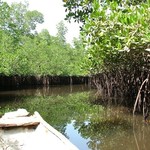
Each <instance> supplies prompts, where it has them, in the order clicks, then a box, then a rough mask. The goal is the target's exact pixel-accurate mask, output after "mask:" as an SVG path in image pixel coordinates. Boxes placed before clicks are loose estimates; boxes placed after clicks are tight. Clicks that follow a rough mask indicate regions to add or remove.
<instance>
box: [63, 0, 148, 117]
mask: <svg viewBox="0 0 150 150" xmlns="http://www.w3.org/2000/svg"><path fill="white" fill-rule="evenodd" d="M71 4H72V5H73V6H71ZM64 6H65V7H66V12H67V15H66V19H68V20H70V19H71V18H74V19H75V20H76V21H80V22H82V23H83V26H82V36H83V39H84V42H85V46H86V49H87V53H88V55H87V59H86V61H87V62H86V64H87V66H88V69H89V70H90V72H91V74H92V75H96V76H95V79H94V80H93V82H94V84H95V85H96V87H97V88H98V89H99V90H100V91H102V90H103V91H104V93H105V94H106V95H108V96H109V97H110V96H115V95H116V96H119V97H122V98H126V99H128V98H127V97H128V96H129V97H130V99H131V100H132V101H130V103H132V105H133V103H134V102H135V99H136V100H137V101H138V104H139V109H140V110H142V111H143V114H144V117H145V118H146V117H147V116H148V109H149V108H148V106H149V104H150V98H149V97H150V26H149V24H150V1H149V0H139V1H135V0H132V1H129V0H125V1H120V0H101V1H100V0H91V1H89V0H78V1H72V0H67V1H65V3H64ZM85 10H86V11H85ZM138 91H139V93H138ZM136 95H137V98H136ZM127 101H128V100H127ZM137 101H136V102H137ZM128 102H129V101H128ZM141 105H142V107H140V106H141Z"/></svg>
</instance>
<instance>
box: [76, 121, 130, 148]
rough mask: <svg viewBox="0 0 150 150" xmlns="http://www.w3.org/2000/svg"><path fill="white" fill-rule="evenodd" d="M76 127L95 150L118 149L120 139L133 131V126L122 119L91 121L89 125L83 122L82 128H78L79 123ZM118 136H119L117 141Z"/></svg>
mask: <svg viewBox="0 0 150 150" xmlns="http://www.w3.org/2000/svg"><path fill="white" fill-rule="evenodd" d="M74 125H75V128H79V130H78V131H79V132H80V134H81V135H82V137H84V138H86V139H87V138H88V139H90V140H89V142H88V146H89V148H90V149H93V150H95V149H112V148H113V147H114V148H115V147H117V145H116V144H119V140H120V138H121V137H122V136H125V134H126V131H127V130H130V129H132V128H131V124H130V123H129V122H128V121H127V120H124V119H121V118H105V119H104V118H101V119H98V120H95V121H94V120H91V122H89V123H88V124H87V123H84V122H83V123H82V125H81V126H80V127H79V126H78V127H77V125H78V123H75V124H74ZM116 134H118V135H117V136H116V139H115V138H114V137H115V135H116ZM111 137H113V138H111ZM107 139H109V141H108V140H107ZM114 139H115V140H114ZM117 141H118V142H117Z"/></svg>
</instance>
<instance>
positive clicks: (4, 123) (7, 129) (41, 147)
mask: <svg viewBox="0 0 150 150" xmlns="http://www.w3.org/2000/svg"><path fill="white" fill-rule="evenodd" d="M5 149H7V150H78V148H77V147H75V146H74V145H73V144H72V143H71V142H70V141H69V140H68V139H67V138H66V137H65V136H63V135H62V134H61V133H60V132H58V131H57V130H56V129H54V128H53V127H52V126H50V125H49V124H48V123H47V122H46V121H44V120H43V118H42V117H41V116H40V114H39V113H38V112H35V113H34V114H33V115H32V116H29V113H28V112H27V111H26V110H25V109H19V110H17V111H15V112H9V113H6V114H4V115H3V116H2V118H1V119H0V150H5Z"/></svg>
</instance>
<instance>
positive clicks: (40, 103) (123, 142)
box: [0, 85, 150, 150]
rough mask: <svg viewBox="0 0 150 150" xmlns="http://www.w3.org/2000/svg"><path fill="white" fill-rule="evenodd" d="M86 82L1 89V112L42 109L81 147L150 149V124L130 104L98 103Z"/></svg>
mask: <svg viewBox="0 0 150 150" xmlns="http://www.w3.org/2000/svg"><path fill="white" fill-rule="evenodd" d="M96 99H97V96H96V91H95V90H91V89H90V88H89V87H87V86H85V85H78V86H57V87H49V88H36V89H35V88H32V89H31V88H30V89H22V90H11V91H0V113H1V114H2V113H4V112H7V111H11V110H16V109H18V108H25V109H27V110H28V111H29V112H31V113H33V112H34V111H38V112H39V113H40V114H41V116H42V117H43V118H44V119H45V120H46V121H47V122H48V123H49V124H51V125H52V126H53V127H55V128H56V129H57V130H59V131H60V132H61V133H62V134H64V135H65V136H66V137H67V138H68V139H69V140H70V141H71V142H72V143H73V144H74V145H76V146H77V147H78V148H79V149H80V150H149V148H150V142H149V137H150V126H149V123H147V124H145V123H144V122H143V121H142V117H141V116H136V118H135V119H133V117H132V114H131V112H130V111H129V109H128V108H126V107H123V106H121V105H119V106H118V105H114V104H113V105H112V104H111V103H110V104H108V105H107V106H105V107H104V106H103V105H100V103H99V102H98V103H95V102H96Z"/></svg>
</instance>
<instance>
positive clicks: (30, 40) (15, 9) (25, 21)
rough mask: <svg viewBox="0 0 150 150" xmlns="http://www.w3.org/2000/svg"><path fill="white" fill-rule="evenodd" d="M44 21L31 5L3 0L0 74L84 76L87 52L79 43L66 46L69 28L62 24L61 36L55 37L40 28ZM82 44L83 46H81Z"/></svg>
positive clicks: (0, 27)
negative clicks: (83, 67) (31, 8)
mask: <svg viewBox="0 0 150 150" xmlns="http://www.w3.org/2000/svg"><path fill="white" fill-rule="evenodd" d="M43 22H44V19H43V15H42V14H41V13H40V12H38V11H36V10H34V11H30V10H28V3H26V2H25V3H12V4H11V5H8V4H7V3H6V2H2V1H0V62H1V63H0V75H8V76H9V75H81V74H82V75H83V74H85V72H86V71H84V70H83V69H82V68H81V65H82V58H83V57H84V49H83V46H82V42H80V41H78V40H76V45H81V46H74V47H72V46H71V45H69V44H67V43H66V39H65V35H66V33H67V28H66V27H65V25H64V23H63V21H61V22H60V23H58V25H57V30H58V34H57V36H56V37H54V36H51V35H50V34H49V32H48V30H46V29H44V30H42V31H41V32H40V33H37V31H36V26H37V24H39V23H40V24H41V23H43ZM78 43H80V44H78Z"/></svg>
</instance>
